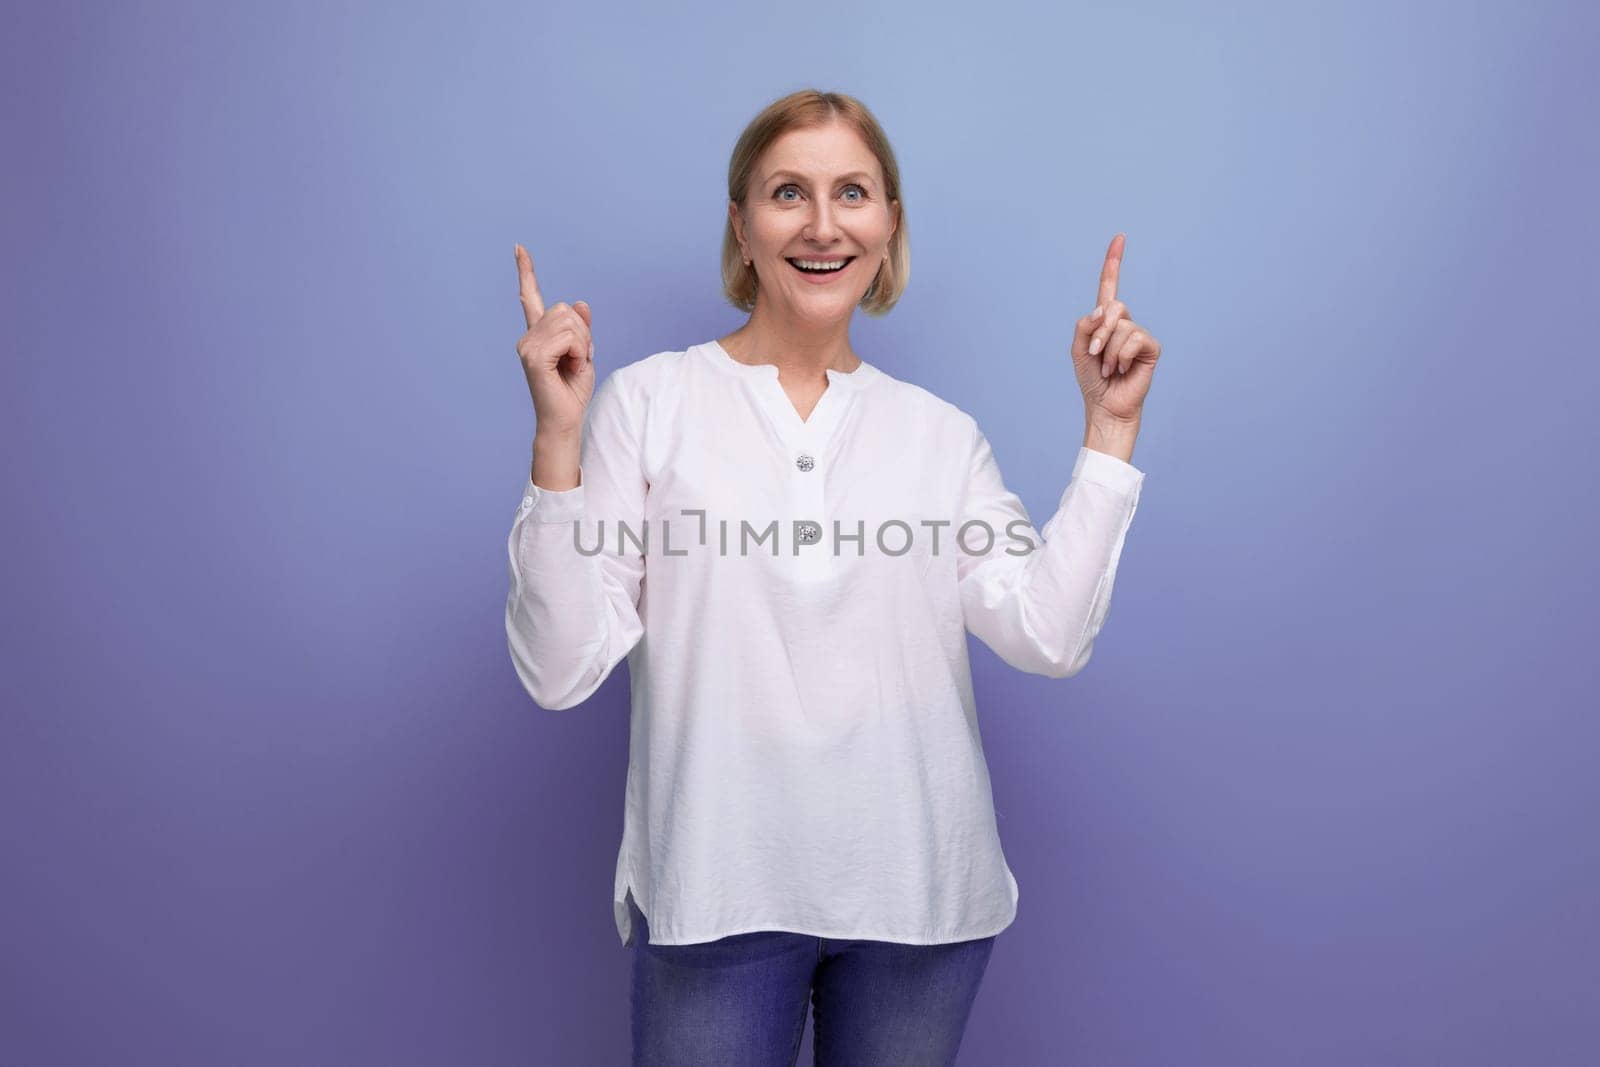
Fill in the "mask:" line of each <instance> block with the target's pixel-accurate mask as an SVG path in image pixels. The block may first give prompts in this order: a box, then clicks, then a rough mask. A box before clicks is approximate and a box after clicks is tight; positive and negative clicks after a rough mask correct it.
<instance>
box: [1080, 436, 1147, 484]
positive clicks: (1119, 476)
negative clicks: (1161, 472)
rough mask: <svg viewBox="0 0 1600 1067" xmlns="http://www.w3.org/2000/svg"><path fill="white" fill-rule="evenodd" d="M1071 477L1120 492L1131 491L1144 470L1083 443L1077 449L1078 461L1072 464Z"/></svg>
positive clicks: (1140, 478)
mask: <svg viewBox="0 0 1600 1067" xmlns="http://www.w3.org/2000/svg"><path fill="white" fill-rule="evenodd" d="M1072 477H1073V478H1074V479H1077V478H1082V479H1083V480H1084V481H1087V482H1094V483H1095V484H1096V485H1103V486H1106V487H1107V488H1108V489H1115V490H1117V491H1118V492H1120V493H1131V492H1133V491H1134V490H1136V489H1138V488H1139V486H1140V484H1141V483H1142V482H1143V481H1144V471H1142V470H1140V469H1139V468H1138V467H1135V466H1134V465H1133V464H1131V463H1128V462H1126V461H1125V460H1121V459H1118V458H1117V457H1116V456H1113V455H1110V454H1109V453H1106V452H1097V451H1095V450H1094V449H1092V448H1090V447H1089V446H1088V445H1083V446H1081V447H1079V449H1078V461H1077V462H1076V463H1074V464H1073V465H1072Z"/></svg>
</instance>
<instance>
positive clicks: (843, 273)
mask: <svg viewBox="0 0 1600 1067" xmlns="http://www.w3.org/2000/svg"><path fill="white" fill-rule="evenodd" d="M897 206H898V205H895V204H894V203H893V202H892V201H890V200H888V199H887V198H886V197H885V195H884V190H883V171H882V168H881V167H879V165H878V159H877V157H876V156H874V155H873V154H872V151H871V150H870V149H869V148H867V145H866V142H864V141H863V140H862V139H861V136H860V135H859V134H858V133H856V132H855V130H853V129H851V128H850V127H849V126H846V125H844V124H843V123H837V122H835V123H829V124H828V125H826V126H819V127H816V128H814V129H797V130H790V131H789V132H787V133H785V134H784V135H783V136H781V137H779V138H778V139H777V140H776V141H774V142H773V143H772V144H771V146H769V147H768V148H767V150H766V152H765V153H764V154H763V155H762V156H761V158H760V159H759V160H757V161H756V166H755V171H754V174H753V175H752V177H751V180H750V187H749V189H748V190H747V191H746V194H745V214H744V215H743V216H742V217H741V215H740V213H739V210H738V205H736V204H729V206H728V211H729V215H730V217H731V218H732V220H733V228H734V234H735V236H737V237H738V239H739V244H740V245H741V247H742V248H743V249H744V255H745V256H747V257H749V258H750V260H751V266H752V269H754V270H755V272H756V278H757V279H758V281H759V284H758V286H757V289H756V293H757V297H756V298H757V301H758V302H759V301H770V302H772V303H773V304H774V306H773V307H771V308H769V309H768V310H770V311H773V312H776V313H777V314H778V315H779V316H780V317H784V318H795V319H802V320H806V321H810V322H816V323H822V322H832V321H837V320H839V319H848V318H849V317H850V314H851V312H852V311H853V310H854V309H855V307H856V305H857V304H859V303H860V302H861V298H862V297H863V296H864V295H866V291H867V287H868V286H870V285H871V284H872V279H873V278H875V277H876V276H877V273H878V268H879V267H880V266H882V265H883V262H884V254H885V253H886V252H887V251H888V248H889V238H890V237H891V236H892V235H893V234H894V230H895V226H896V224H897V220H896V217H895V215H896V207H897ZM796 260H800V261H808V262H809V263H810V264H812V265H814V264H815V263H816V262H819V261H820V262H825V263H837V262H839V261H845V265H844V267H843V268H842V269H839V270H836V271H834V272H833V273H831V274H824V273H807V272H803V271H802V269H801V268H799V267H796V266H795V261H796Z"/></svg>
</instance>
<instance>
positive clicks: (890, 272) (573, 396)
mask: <svg viewBox="0 0 1600 1067" xmlns="http://www.w3.org/2000/svg"><path fill="white" fill-rule="evenodd" d="M728 173H729V183H728V198H729V203H728V223H727V229H726V231H725V235H724V248H723V283H724V288H725V291H726V293H727V295H728V297H729V299H730V300H731V301H732V302H733V303H734V304H735V305H736V306H738V307H739V308H741V309H742V310H745V311H748V312H750V316H749V320H748V321H747V322H746V323H745V324H744V325H743V326H741V327H740V328H739V329H737V330H735V331H733V332H732V333H730V334H728V335H727V336H725V337H722V338H719V339H718V340H715V341H707V342H705V343H703V344H697V345H693V346H691V347H690V348H688V349H686V350H683V351H665V352H658V353H656V354H654V355H652V356H649V357H648V358H646V359H642V360H639V361H638V362H636V363H632V364H629V365H626V366H622V367H617V368H614V369H613V370H612V372H611V374H610V375H609V377H607V379H606V380H605V382H604V383H603V384H602V385H601V386H600V388H599V389H598V390H595V372H594V363H593V356H594V344H593V341H592V339H591V335H590V327H591V325H592V315H591V312H590V310H589V307H588V305H587V304H585V303H584V302H583V301H577V302H576V303H574V304H573V305H571V306H568V305H567V304H564V303H560V304H554V305H551V306H549V307H548V308H547V307H546V306H545V305H544V302H543V299H542V297H541V296H540V293H539V288H538V284H537V282H536V280H535V277H534V273H533V264H532V262H531V260H530V259H529V257H528V255H527V253H526V251H525V250H524V249H523V248H522V246H520V245H518V246H517V249H516V255H517V264H518V270H519V274H520V277H521V286H522V303H523V309H524V312H525V314H526V318H527V324H528V332H527V333H526V335H524V336H523V338H522V339H521V341H520V342H518V345H517V351H518V353H519V355H520V357H521V361H522V365H523V369H524V372H525V374H526V376H527V381H528V386H529V389H530V391H531V393H532V397H533V404H534V409H535V412H536V416H537V428H536V431H535V435H534V447H533V466H532V470H531V472H530V477H529V480H528V483H527V485H526V487H525V492H524V496H523V500H522V504H521V508H520V510H519V512H518V514H517V516H516V519H515V521H514V523H513V526H512V531H511V536H510V540H509V545H508V549H509V554H510V570H511V593H510V596H509V598H508V600H507V604H506V631H507V635H508V638H509V642H510V650H511V657H512V661H513V663H514V665H515V667H516V670H517V673H518V675H519V677H520V678H521V680H522V682H523V684H524V686H525V687H526V689H527V690H528V692H529V694H530V695H531V696H532V697H533V698H534V700H535V701H536V702H537V703H539V704H541V705H543V706H544V707H546V708H570V707H572V706H574V705H576V704H579V703H581V702H582V701H583V700H585V699H586V698H587V697H588V696H589V695H590V694H591V693H593V692H594V691H595V689H596V688H598V687H599V685H600V683H601V682H602V681H603V680H604V679H605V678H606V677H607V676H608V675H609V674H610V672H611V670H612V668H613V667H615V665H616V664H617V662H618V661H619V660H621V659H622V657H624V656H626V657H628V667H629V676H630V679H631V683H632V717H631V734H630V758H629V765H628V780H627V793H626V816H625V820H624V827H623V840H622V848H621V850H620V852H619V855H618V859H617V873H616V882H615V891H614V907H615V914H616V921H617V930H618V933H619V935H620V936H621V938H622V940H623V943H624V944H631V945H632V946H633V947H634V964H633V972H632V973H633V988H632V995H633V1035H634V1055H635V1059H636V1061H637V1062H652V1063H724V1062H726V1063H740V1064H757V1063H783V1064H789V1063H792V1062H793V1061H794V1058H795V1055H796V1052H797V1050H798V1048H799V1044H800V1040H801V1035H802V1034H803V1032H804V1028H805V1017H806V1009H807V1003H808V999H809V1000H810V1002H811V1004H812V1006H813V1007H814V1011H815V1015H814V1033H815V1046H816V1049H817V1054H818V1062H819V1063H872V1064H891V1063H908V1064H909V1063H915V1064H932V1063H946V1062H950V1061H951V1060H952V1059H953V1057H954V1055H955V1051H956V1048H957V1046H958V1044H959V1043H960V1040H961V1034H962V1030H963V1029H964V1027H965V1025H966V1020H967V1016H968V1013H969V1011H970V1008H971V1005H972V1001H973V998H974V997H975V995H976V992H977V987H978V983H979V981H980V980H981V978H982V975H983V972H984V969H985V967H986V965H987V962H988V958H989V954H990V950H991V949H992V947H993V943H994V939H995V936H996V935H997V934H998V933H999V932H1000V931H1001V930H1002V929H1004V928H1005V927H1007V926H1009V925H1010V924H1011V922H1012V920H1013V919H1014V917H1015V915H1016V902H1017V897H1018V894H1017V885H1016V882H1015V880H1014V879H1013V877H1012V875H1011V871H1010V869H1009V868H1008V866H1007V865H1006V862H1005V858H1004V856H1003V854H1002V852H1001V848H1000V841H999V835H998V832H997V828H996V825H995V817H994V808H993V799H992V795H991V792H990V783H989V775H988V769H987V767H986V764H985V761H984V758H983V750H982V745H981V741H980V738H979V731H978V722H977V712H976V708H975V706H974V701H973V695H972V684H971V676H970V671H969V667H968V662H967V645H966V636H965V635H966V632H967V631H969V630H970V631H971V632H972V633H974V634H976V635H977V636H978V637H979V638H980V639H982V640H983V641H984V642H985V643H986V644H988V645H989V646H990V647H991V648H993V649H994V650H995V652H996V653H997V654H999V655H1000V656H1001V657H1002V658H1004V659H1005V660H1006V661H1007V662H1008V663H1010V664H1012V665H1014V666H1016V667H1018V668H1020V669H1022V670H1025V671H1030V672H1033V673H1038V674H1044V675H1048V676H1050V677H1056V678H1061V677H1066V676H1068V675H1070V674H1073V673H1075V672H1077V671H1078V670H1080V669H1082V667H1083V666H1084V664H1085V663H1087V662H1088V659H1089V655H1090V648H1091V645H1092V643H1093V640H1094V638H1095V635H1096V634H1097V633H1098V632H1099V630H1100V627H1101V625H1102V623H1103V622H1104V620H1105V617H1106V613H1107V610H1108V605H1109V600H1110V594H1111V587H1112V582H1113V579H1114V577H1115V573H1116V566H1117V561H1118V558H1119V556H1120V554H1121V550H1122V544H1123V539H1124V535H1125V533H1126V531H1127V528H1128V525H1129V523H1130V522H1131V520H1132V517H1133V513H1134V510H1135V507H1136V506H1137V503H1138V496H1139V489H1140V486H1141V484H1142V482H1143V477H1144V476H1143V473H1142V472H1141V471H1139V470H1138V469H1137V468H1135V467H1133V466H1132V465H1131V463H1130V462H1129V460H1130V459H1131V456H1132V452H1133V443H1134V438H1135V437H1136V436H1137V433H1138V428H1139V420H1140V412H1141V407H1142V404H1143V402H1144V398H1145V395H1146V393H1147V391H1148V389H1149V386H1150V380H1151V375H1152V374H1153V372H1154V368H1155V364H1156V359H1157V357H1158V356H1159V354H1160V351H1161V346H1160V345H1159V343H1157V341H1156V340H1155V338H1153V337H1151V336H1150V334H1149V331H1148V330H1146V329H1144V328H1143V327H1141V326H1139V325H1137V324H1136V323H1135V322H1134V321H1133V320H1132V318H1131V317H1130V316H1129V314H1128V309H1127V307H1126V305H1124V304H1123V303H1122V302H1121V301H1120V300H1119V299H1118V298H1117V274H1118V268H1119V265H1120V262H1121V257H1122V246H1123V239H1122V236H1121V235H1120V234H1119V235H1117V237H1115V238H1114V239H1113V240H1112V242H1111V246H1110V249H1109V250H1108V252H1107V255H1106V261H1105V268H1104V271H1103V272H1102V274H1101V278H1100V291H1099V294H1098V299H1097V301H1096V303H1095V305H1094V306H1093V308H1092V310H1090V311H1089V312H1088V313H1086V314H1085V315H1084V316H1083V317H1082V318H1080V319H1079V320H1078V321H1077V327H1076V331H1075V333H1074V336H1073V339H1072V360H1073V364H1074V367H1075V368H1076V372H1077V379H1078V384H1079V386H1080V388H1081V389H1082V391H1083V396H1084V402H1085V432H1084V439H1083V447H1082V448H1081V449H1080V450H1079V452H1078V455H1077V459H1076V463H1075V464H1074V466H1073V469H1072V477H1071V479H1070V482H1069V484H1068V485H1067V487H1066V490H1065V491H1064V492H1063V494H1062V497H1061V503H1060V507H1059V509H1058V510H1057V512H1056V513H1055V515H1054V516H1053V517H1052V518H1051V520H1050V521H1049V522H1048V523H1047V524H1046V525H1045V527H1044V531H1043V535H1042V537H1041V535H1040V534H1038V533H1036V532H1035V531H1034V529H1033V527H1032V525H1031V523H1030V522H1029V521H1028V517H1027V514H1026V512H1025V511H1024V509H1023V507H1022V504H1021V501H1020V500H1019V499H1018V498H1017V497H1016V495H1015V494H1013V493H1011V492H1009V491H1008V490H1007V489H1006V487H1005V485H1004V483H1003V481H1002V479H1001V476H1000V471H999V469H998V467H997V465H996V463H995V459H994V454H993V452H992V451H991V450H990V447H989V444H988V441H987V440H986V439H985V437H984V435H983V434H982V433H981V432H980V431H979V429H978V427H977V424H976V423H975V422H974V420H973V419H972V417H971V416H970V415H967V414H966V413H965V412H963V411H961V409H959V408H958V407H956V406H955V405H952V404H950V403H948V402H946V401H944V400H941V399H939V398H937V397H935V396H933V395H932V394H931V393H929V392H927V391H926V390H924V389H921V388H919V387H917V386H915V385H912V384H910V383H908V382H904V381H901V380H899V379H896V378H894V377H892V376H890V375H889V374H886V373H885V372H883V371H881V370H879V369H878V368H876V367H874V366H873V365H871V364H870V363H868V362H866V361H864V360H862V359H860V358H859V357H858V356H857V355H856V354H855V352H854V351H853V350H852V348H851V344H850V334H849V331H850V322H851V316H852V315H853V313H854V311H855V309H856V308H857V307H860V308H861V309H862V310H864V311H866V312H867V313H868V314H874V315H882V314H885V313H887V311H888V310H889V309H890V308H891V307H892V306H893V305H894V303H895V301H896V300H897V299H898V298H899V296H900V294H901V292H902V291H903V290H904V288H905V284H906V279H907V276H908V272H909V262H910V260H909V245H908V244H907V240H906V225H905V212H904V209H903V207H902V205H901V202H900V175H899V169H898V166H897V164H896V162H895V158H894V153H893V151H892V150H891V149H890V147H889V144H888V141H887V139H886V138H885V136H884V134H883V131H882V130H881V129H880V128H879V126H878V123H877V122H876V120H875V119H874V118H873V116H872V115H871V114H870V112H868V110H867V109H866V108H865V107H864V106H862V105H861V104H860V103H859V102H858V101H856V100H854V99H852V98H851V97H849V96H845V95H842V94H836V93H819V92H815V91H804V92H799V93H795V94H792V95H790V96H787V97H784V98H783V99H781V100H778V101H776V102H774V103H773V104H772V105H770V106H769V107H768V108H767V109H766V110H764V111H763V112H762V113H761V114H760V115H758V116H757V117H756V118H755V119H754V120H753V121H752V122H751V124H750V125H749V127H748V128H747V129H746V130H745V132H744V133H743V135H742V136H741V137H740V139H739V142H738V144H737V146H736V147H735V149H734V153H733V158H732V161H731V163H730V166H729V172H728ZM591 394H592V395H593V400H592V402H591V401H590V397H591ZM580 520H582V521H580ZM652 538H657V539H658V540H656V541H654V542H653V541H652Z"/></svg>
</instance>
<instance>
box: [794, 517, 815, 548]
mask: <svg viewBox="0 0 1600 1067" xmlns="http://www.w3.org/2000/svg"><path fill="white" fill-rule="evenodd" d="M795 529H796V532H797V533H798V534H799V537H800V543H801V544H802V545H811V544H815V543H816V542H818V541H820V540H822V527H821V526H820V525H818V524H817V523H814V522H802V523H800V524H799V525H798V526H797V527H796V528H795Z"/></svg>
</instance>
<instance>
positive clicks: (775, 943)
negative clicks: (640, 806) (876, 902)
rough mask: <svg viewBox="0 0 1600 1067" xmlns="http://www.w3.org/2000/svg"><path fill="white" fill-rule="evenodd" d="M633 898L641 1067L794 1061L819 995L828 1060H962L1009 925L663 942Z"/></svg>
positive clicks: (827, 1063)
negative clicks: (967, 935) (941, 933)
mask: <svg viewBox="0 0 1600 1067" xmlns="http://www.w3.org/2000/svg"><path fill="white" fill-rule="evenodd" d="M628 905H629V907H630V908H631V909H632V911H633V922H634V940H633V978H632V987H633V1062H634V1064H635V1065H636V1067H638V1065H644V1064H648V1065H652V1067H655V1065H661V1067H678V1065H687V1064H694V1065H696V1067H699V1065H713V1064H736V1065H738V1067H765V1065H768V1064H770V1065H773V1067H792V1065H793V1064H794V1063H795V1060H796V1058H797V1057H798V1056H799V1053H800V1041H801V1038H802V1037H803V1036H804V1035H805V1028H806V1008H807V1006H808V1005H809V1006H810V1007H811V1009H812V1013H813V1014H812V1024H811V1030H812V1034H811V1037H812V1047H813V1048H814V1050H815V1052H816V1064H817V1065H818V1067H854V1065H856V1064H862V1065H867V1064H871V1065H873V1067H893V1065H896V1064H905V1065H915V1067H936V1065H938V1064H953V1063H955V1058H956V1048H957V1047H958V1046H959V1045H960V1044H961V1035H962V1032H963V1031H964V1030H965V1029H966V1025H967V1016H968V1014H969V1013H970V1012H971V1010H972V1002H973V1000H974V999H975V998H976V997H977V993H978V983H979V982H980V981H982V979H983V972H984V970H985V968H986V967H987V966H988V964H989V954H990V952H991V951H992V950H993V949H994V940H995V937H996V936H998V935H992V936H990V937H982V938H978V939H977V940H975V941H957V942H954V943H951V944H945V945H904V944H899V943H896V942H892V941H840V940H837V939H832V938H821V937H813V936H811V935H809V934H794V933H786V932H783V931H770V932H769V931H761V932H758V933H748V934H733V935H731V936H729V937H724V938H721V939H719V940H716V941H708V942H705V943H702V944H698V945H652V944H650V943H649V941H650V934H649V925H648V921H647V920H646V919H645V916H644V913H643V912H641V911H640V910H639V908H638V906H637V905H636V904H634V903H633V898H632V896H631V895H630V896H629V899H628Z"/></svg>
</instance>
